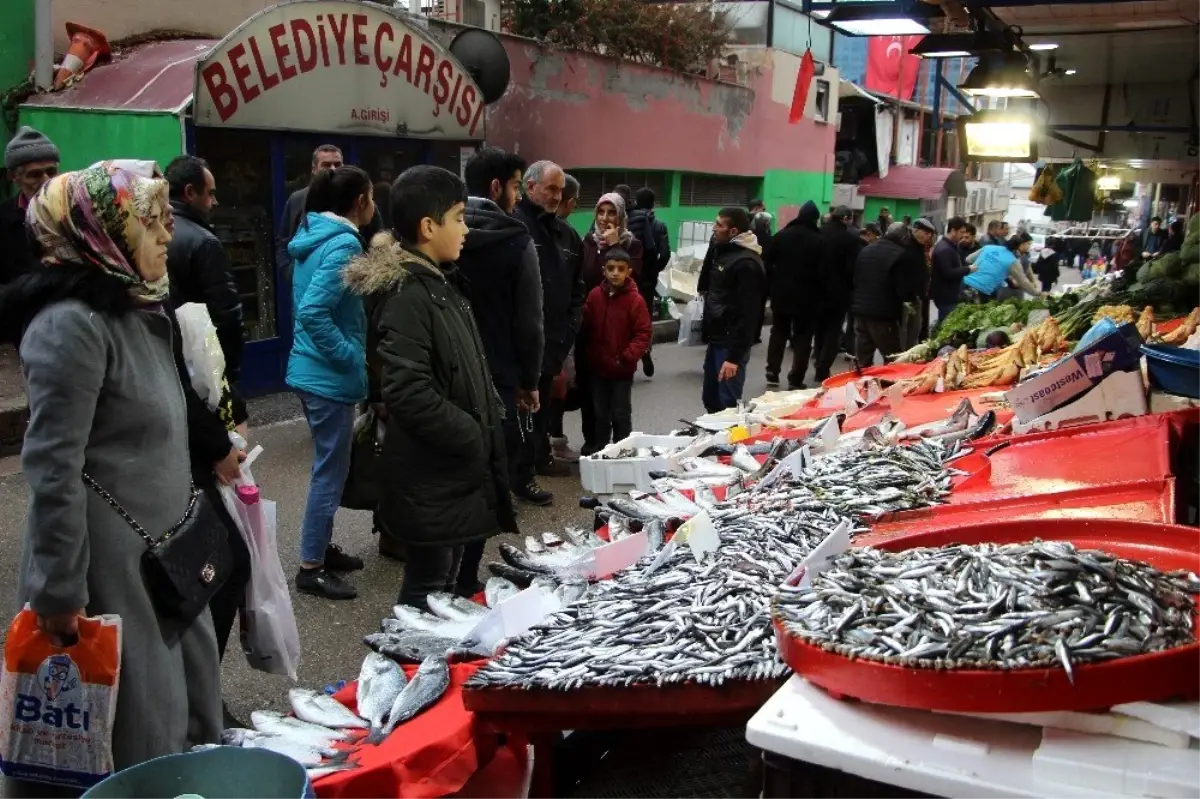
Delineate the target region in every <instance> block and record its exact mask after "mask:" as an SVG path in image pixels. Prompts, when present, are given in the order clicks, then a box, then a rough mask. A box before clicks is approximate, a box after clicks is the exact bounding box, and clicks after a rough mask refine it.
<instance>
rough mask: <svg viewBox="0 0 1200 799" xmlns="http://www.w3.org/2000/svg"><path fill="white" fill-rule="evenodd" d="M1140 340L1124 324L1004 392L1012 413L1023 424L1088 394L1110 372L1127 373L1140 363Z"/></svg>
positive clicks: (1129, 327)
mask: <svg viewBox="0 0 1200 799" xmlns="http://www.w3.org/2000/svg"><path fill="white" fill-rule="evenodd" d="M1141 346H1142V337H1141V336H1140V335H1138V332H1137V328H1136V327H1134V326H1133V325H1132V324H1128V323H1126V324H1123V325H1121V326H1120V327H1118V328H1117V329H1116V330H1115V331H1113V332H1112V333H1109V334H1108V335H1107V336H1104V337H1103V338H1100V339H1098V340H1097V341H1095V342H1093V343H1092V344H1091V345H1089V346H1088V347H1087V348H1085V349H1083V350H1080V351H1079V352H1077V353H1074V354H1072V355H1068V356H1066V357H1064V358H1063V359H1062V360H1060V361H1058V362H1057V363H1055V364H1053V365H1051V366H1050V367H1048V368H1047V369H1046V370H1045V371H1042V372H1039V373H1038V374H1035V375H1034V376H1033V377H1030V378H1027V379H1026V380H1025V381H1024V382H1023V383H1020V384H1018V385H1017V386H1016V387H1014V388H1013V389H1011V390H1010V391H1008V392H1007V394H1006V395H1005V396H1007V397H1008V401H1009V404H1011V405H1012V409H1013V412H1014V413H1015V414H1016V417H1017V418H1018V419H1020V420H1021V421H1022V422H1030V421H1032V420H1034V419H1036V418H1037V417H1039V416H1041V415H1042V414H1045V413H1049V412H1050V411H1052V410H1054V409H1056V408H1059V407H1061V406H1063V405H1066V404H1067V403H1068V402H1070V401H1071V400H1073V399H1075V398H1076V397H1078V396H1080V395H1082V394H1086V393H1087V392H1089V391H1091V390H1092V388H1094V387H1095V386H1096V385H1098V384H1099V383H1100V381H1101V380H1103V379H1104V378H1106V377H1108V376H1109V375H1111V374H1112V373H1113V372H1129V371H1133V370H1135V369H1137V368H1138V366H1139V363H1140V362H1141V357H1142V353H1141V349H1140V348H1141Z"/></svg>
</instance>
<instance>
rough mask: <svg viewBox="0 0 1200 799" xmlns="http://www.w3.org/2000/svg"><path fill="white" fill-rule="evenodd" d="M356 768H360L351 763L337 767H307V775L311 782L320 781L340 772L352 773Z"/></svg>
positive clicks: (323, 765)
mask: <svg viewBox="0 0 1200 799" xmlns="http://www.w3.org/2000/svg"><path fill="white" fill-rule="evenodd" d="M356 768H358V764H357V763H349V762H345V763H339V764H337V765H336V766H331V765H327V764H322V765H320V766H306V767H305V773H307V774H308V778H309V779H310V780H319V779H321V778H322V777H325V776H328V775H330V774H337V773H338V772H339V771H350V770H351V769H356Z"/></svg>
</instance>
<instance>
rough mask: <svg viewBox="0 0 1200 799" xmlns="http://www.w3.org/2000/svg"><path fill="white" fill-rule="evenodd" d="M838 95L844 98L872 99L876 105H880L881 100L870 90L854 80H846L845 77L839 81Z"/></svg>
mask: <svg viewBox="0 0 1200 799" xmlns="http://www.w3.org/2000/svg"><path fill="white" fill-rule="evenodd" d="M838 97H839V98H842V99H845V98H848V97H861V98H862V99H864V100H870V101H871V102H873V103H875V104H876V105H878V104H879V103H880V102H881V101H880V99H879V98H878V97H876V96H875V95H873V94H871V93H870V92H869V91H867V90H866V89H864V88H863V87H862V86H859V85H858V84H857V83H855V82H854V81H850V80H845V79H842V80H839V81H838Z"/></svg>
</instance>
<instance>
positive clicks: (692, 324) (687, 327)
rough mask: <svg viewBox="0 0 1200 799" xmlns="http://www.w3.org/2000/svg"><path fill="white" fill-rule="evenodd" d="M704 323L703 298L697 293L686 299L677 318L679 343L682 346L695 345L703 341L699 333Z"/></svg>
mask: <svg viewBox="0 0 1200 799" xmlns="http://www.w3.org/2000/svg"><path fill="white" fill-rule="evenodd" d="M703 324H704V298H703V297H701V296H700V295H699V294H697V295H696V296H695V297H692V298H691V299H690V300H688V304H687V307H686V308H684V309H683V316H681V317H680V318H679V345H680V346H682V347H696V346H699V345H700V344H703V343H704V338H703V335H702V333H701V330H702V326H703Z"/></svg>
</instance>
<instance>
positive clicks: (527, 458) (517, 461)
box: [496, 385, 534, 491]
mask: <svg viewBox="0 0 1200 799" xmlns="http://www.w3.org/2000/svg"><path fill="white" fill-rule="evenodd" d="M496 393H498V394H499V395H500V400H501V401H502V402H503V403H504V424H503V425H502V429H503V430H504V454H505V456H506V457H507V459H508V483H509V486H510V487H511V488H512V489H513V490H514V491H515V490H516V489H518V488H522V487H524V486H527V485H529V483H530V481H532V480H533V475H534V469H533V447H532V441H530V440H529V439H531V438H532V436H533V432H532V429H531V428H532V424H531V421H532V420H531V419H530V418H529V414H528V413H525V412H524V411H519V410H518V409H517V389H516V388H515V387H511V386H499V385H498V386H496Z"/></svg>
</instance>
